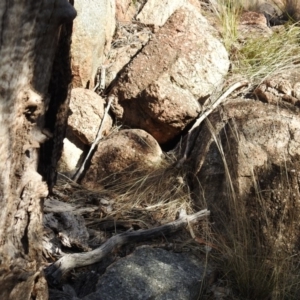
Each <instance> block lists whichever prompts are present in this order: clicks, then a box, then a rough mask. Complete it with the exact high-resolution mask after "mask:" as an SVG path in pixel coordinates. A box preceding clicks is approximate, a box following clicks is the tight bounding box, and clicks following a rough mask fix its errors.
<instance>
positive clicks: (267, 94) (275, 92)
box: [254, 76, 300, 107]
mask: <svg viewBox="0 0 300 300" xmlns="http://www.w3.org/2000/svg"><path fill="white" fill-rule="evenodd" d="M298 89H299V82H295V84H294V86H293V83H292V82H291V81H290V80H288V79H284V78H282V76H274V77H273V78H272V79H266V80H264V81H263V82H262V83H261V84H260V85H259V86H258V87H257V88H256V89H255V91H254V94H255V95H256V96H257V97H258V99H260V100H261V101H263V102H267V103H269V104H275V105H277V104H278V103H279V102H282V101H285V102H288V103H291V104H293V105H295V106H298V107H299V106H300V98H299V96H300V95H299V94H298Z"/></svg>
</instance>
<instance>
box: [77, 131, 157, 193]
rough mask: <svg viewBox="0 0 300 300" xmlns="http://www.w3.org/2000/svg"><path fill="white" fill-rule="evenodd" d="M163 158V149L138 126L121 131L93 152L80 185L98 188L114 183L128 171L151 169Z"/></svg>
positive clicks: (126, 175) (126, 174)
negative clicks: (89, 164) (137, 127)
mask: <svg viewBox="0 0 300 300" xmlns="http://www.w3.org/2000/svg"><path fill="white" fill-rule="evenodd" d="M161 160H162V151H161V149H160V147H159V145H158V143H157V142H156V140H155V139H154V138H153V137H152V136H151V135H150V134H148V133H147V132H145V131H143V130H140V129H131V130H130V129H129V130H122V131H120V132H118V133H116V134H113V135H112V136H110V137H108V138H107V139H106V140H104V141H102V142H101V143H100V144H99V146H98V149H97V151H96V152H95V154H94V156H93V158H92V161H91V166H90V167H89V169H88V171H87V173H86V175H85V177H84V179H83V184H84V186H86V187H88V188H97V187H99V186H100V185H102V184H109V183H113V181H114V180H118V179H119V180H120V178H122V176H125V178H128V176H129V173H130V171H131V172H133V171H135V172H136V171H137V170H141V171H142V170H143V169H149V168H150V169H151V168H153V167H155V166H157V165H159V163H160V162H161Z"/></svg>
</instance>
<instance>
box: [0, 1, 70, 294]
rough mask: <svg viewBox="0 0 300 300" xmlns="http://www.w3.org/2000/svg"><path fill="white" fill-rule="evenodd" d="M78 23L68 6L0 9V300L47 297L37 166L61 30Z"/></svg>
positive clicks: (7, 5)
mask: <svg viewBox="0 0 300 300" xmlns="http://www.w3.org/2000/svg"><path fill="white" fill-rule="evenodd" d="M75 15H76V12H75V10H74V8H73V7H72V5H71V4H70V3H69V2H68V1H67V0H40V1H35V0H28V1H23V0H15V1H1V2H0V24H1V26H0V141H1V142H0V287H1V288H0V299H33V298H34V299H47V297H48V293H47V285H46V283H45V279H44V275H43V272H42V264H41V254H42V249H41V240H42V200H41V199H42V198H43V197H45V196H46V195H47V193H48V188H47V185H46V184H45V183H44V182H43V181H42V176H41V175H39V174H38V173H37V164H38V160H39V159H38V157H39V147H40V144H41V143H43V142H44V141H45V140H46V139H47V135H45V131H44V114H45V112H46V110H47V108H48V106H49V103H51V102H50V100H51V101H53V98H52V96H51V94H49V91H48V87H49V81H50V77H51V71H52V65H53V60H54V56H55V51H56V47H57V45H58V41H59V32H60V28H61V24H63V23H65V22H71V21H72V19H73V18H74V17H75ZM50 93H52V91H50Z"/></svg>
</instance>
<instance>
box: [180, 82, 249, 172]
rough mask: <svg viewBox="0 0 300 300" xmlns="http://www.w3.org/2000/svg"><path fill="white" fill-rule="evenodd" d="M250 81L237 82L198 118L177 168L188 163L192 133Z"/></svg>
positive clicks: (189, 134)
mask: <svg viewBox="0 0 300 300" xmlns="http://www.w3.org/2000/svg"><path fill="white" fill-rule="evenodd" d="M247 84H248V81H239V82H236V83H235V84H234V85H232V86H231V87H230V88H229V89H228V90H227V91H226V92H225V93H224V94H222V95H221V97H220V98H218V99H217V100H216V101H215V102H214V103H213V104H212V105H211V106H210V107H209V109H207V110H205V111H204V112H203V113H202V114H200V116H199V117H198V118H197V120H196V122H195V124H194V125H193V127H192V128H191V129H190V130H189V131H188V135H187V141H186V147H185V151H184V155H183V157H182V158H181V159H180V160H179V161H178V163H177V167H180V166H182V165H183V163H184V162H185V161H186V159H187V156H188V153H189V151H190V148H191V146H190V144H191V133H192V131H193V130H194V129H195V128H197V127H198V126H199V125H200V124H201V123H202V122H203V120H205V119H206V118H207V117H208V116H209V115H210V114H211V113H212V112H213V111H214V110H215V109H216V108H217V107H218V106H219V105H220V104H221V103H222V102H223V101H224V100H225V99H226V98H227V97H228V96H229V95H230V94H231V93H232V92H233V91H235V90H236V89H239V88H241V87H242V86H244V85H247Z"/></svg>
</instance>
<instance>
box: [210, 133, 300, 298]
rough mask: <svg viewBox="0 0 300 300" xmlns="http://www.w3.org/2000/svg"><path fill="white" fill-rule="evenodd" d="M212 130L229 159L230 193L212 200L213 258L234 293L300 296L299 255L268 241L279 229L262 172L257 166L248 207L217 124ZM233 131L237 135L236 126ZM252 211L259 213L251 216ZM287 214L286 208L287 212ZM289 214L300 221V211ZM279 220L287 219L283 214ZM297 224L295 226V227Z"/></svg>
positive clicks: (286, 183)
mask: <svg viewBox="0 0 300 300" xmlns="http://www.w3.org/2000/svg"><path fill="white" fill-rule="evenodd" d="M232 130H235V129H232ZM211 134H212V135H213V137H214V140H215V143H216V145H217V147H218V150H219V153H220V155H221V157H222V160H223V163H224V170H225V177H226V183H227V195H228V197H224V198H222V199H216V201H215V202H214V203H210V204H209V206H208V208H209V209H210V210H211V211H212V213H213V216H214V222H215V223H216V224H215V225H212V228H211V229H210V230H211V238H212V239H213V240H212V242H213V243H214V244H215V245H216V246H217V249H218V251H214V252H213V253H212V256H211V258H212V259H214V260H215V261H216V262H217V263H218V264H219V266H220V269H221V272H222V273H223V279H224V280H225V281H226V282H229V285H230V287H231V289H232V297H233V299H239V300H241V299H253V300H256V299H271V300H284V299H298V298H299V291H300V272H299V271H300V268H299V267H300V265H299V257H298V255H291V254H290V253H289V252H288V251H287V252H285V251H280V252H278V251H276V250H274V249H277V248H276V246H275V243H274V244H270V243H267V242H266V233H268V232H269V234H272V232H273V230H274V228H273V222H274V219H273V218H272V216H270V214H268V213H267V211H268V207H267V206H268V203H267V202H266V201H265V199H264V198H263V192H262V190H261V189H260V187H259V185H258V184H257V176H256V175H255V174H254V172H253V174H252V181H253V186H254V189H255V196H254V197H253V198H251V200H250V201H251V208H249V204H248V202H247V201H245V200H243V199H240V198H239V197H238V196H237V195H236V193H235V188H234V186H235V185H234V182H233V181H232V176H231V172H232V171H231V170H230V167H229V166H228V164H227V161H226V157H225V154H224V150H223V147H222V143H221V141H220V139H219V137H218V136H216V135H215V133H214V130H213V129H212V128H211ZM233 134H234V135H235V136H236V137H237V136H238V133H237V132H234V133H233ZM281 173H282V186H283V187H284V186H289V179H288V176H285V173H286V168H285V166H283V167H282V172H281ZM248 201H249V200H248ZM220 204H221V205H220ZM286 205H288V203H287V204H286ZM251 211H253V212H254V214H255V217H253V216H252V217H251V214H253V213H251ZM284 215H285V213H284V212H283V213H282V216H284ZM290 217H291V218H293V220H289V222H290V223H291V224H292V223H294V222H298V220H297V216H291V215H290ZM279 222H280V223H281V222H284V220H283V217H282V218H281V219H280V220H279ZM262 224H264V230H263V229H262V228H263V227H262ZM293 228H294V227H292V226H291V230H293ZM231 299H232V298H231Z"/></svg>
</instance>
